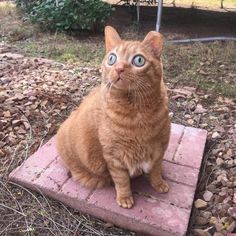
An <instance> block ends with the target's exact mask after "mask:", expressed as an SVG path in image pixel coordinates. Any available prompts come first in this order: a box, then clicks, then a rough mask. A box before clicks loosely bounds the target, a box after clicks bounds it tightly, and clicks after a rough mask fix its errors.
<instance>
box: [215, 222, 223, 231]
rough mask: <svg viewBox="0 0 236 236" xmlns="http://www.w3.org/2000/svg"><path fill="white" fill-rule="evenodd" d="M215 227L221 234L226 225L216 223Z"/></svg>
mask: <svg viewBox="0 0 236 236" xmlns="http://www.w3.org/2000/svg"><path fill="white" fill-rule="evenodd" d="M215 227H216V231H217V232H221V231H222V230H223V229H224V225H223V224H222V223H216V224H215Z"/></svg>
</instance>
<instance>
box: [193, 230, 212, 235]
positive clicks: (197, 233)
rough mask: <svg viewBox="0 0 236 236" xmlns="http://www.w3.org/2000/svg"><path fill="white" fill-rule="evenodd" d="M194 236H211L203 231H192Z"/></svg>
mask: <svg viewBox="0 0 236 236" xmlns="http://www.w3.org/2000/svg"><path fill="white" fill-rule="evenodd" d="M193 235H194V236H211V235H210V234H209V233H208V232H206V231H204V230H203V229H193Z"/></svg>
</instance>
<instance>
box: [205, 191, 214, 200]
mask: <svg viewBox="0 0 236 236" xmlns="http://www.w3.org/2000/svg"><path fill="white" fill-rule="evenodd" d="M212 196H213V193H212V192H210V191H208V190H206V191H205V193H204V194H203V198H204V200H205V201H207V202H209V201H210V200H211V198H212Z"/></svg>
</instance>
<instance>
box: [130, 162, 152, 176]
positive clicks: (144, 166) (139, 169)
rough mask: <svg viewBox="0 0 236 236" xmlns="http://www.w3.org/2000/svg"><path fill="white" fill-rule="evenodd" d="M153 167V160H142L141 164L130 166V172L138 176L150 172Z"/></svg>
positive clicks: (131, 174)
mask: <svg viewBox="0 0 236 236" xmlns="http://www.w3.org/2000/svg"><path fill="white" fill-rule="evenodd" d="M151 168H152V162H151V161H145V162H141V163H139V165H136V166H132V168H129V174H130V176H131V177H136V176H139V175H141V174H143V173H145V174H148V173H149V172H150V170H151Z"/></svg>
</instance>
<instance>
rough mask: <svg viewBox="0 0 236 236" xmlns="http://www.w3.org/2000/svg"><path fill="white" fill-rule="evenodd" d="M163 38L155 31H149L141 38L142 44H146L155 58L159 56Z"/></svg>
mask: <svg viewBox="0 0 236 236" xmlns="http://www.w3.org/2000/svg"><path fill="white" fill-rule="evenodd" d="M163 41H164V38H163V36H162V34H160V33H158V32H156V31H150V32H149V33H148V34H147V35H146V37H145V38H144V40H143V44H144V45H145V46H148V47H149V48H150V49H151V50H152V52H153V54H154V56H155V57H156V58H160V57H161V53H162V49H163Z"/></svg>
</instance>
